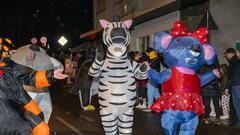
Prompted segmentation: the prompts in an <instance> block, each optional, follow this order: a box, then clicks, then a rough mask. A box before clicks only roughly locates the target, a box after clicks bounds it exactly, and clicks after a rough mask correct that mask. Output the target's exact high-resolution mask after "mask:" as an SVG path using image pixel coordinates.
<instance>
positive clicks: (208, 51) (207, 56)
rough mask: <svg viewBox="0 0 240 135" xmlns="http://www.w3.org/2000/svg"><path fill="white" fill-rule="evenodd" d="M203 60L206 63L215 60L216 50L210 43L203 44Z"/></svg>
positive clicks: (210, 63) (208, 63) (211, 62)
mask: <svg viewBox="0 0 240 135" xmlns="http://www.w3.org/2000/svg"><path fill="white" fill-rule="evenodd" d="M202 46H203V51H204V60H205V63H206V64H207V65H212V64H213V63H214V62H215V60H216V56H217V55H216V52H215V50H214V48H213V47H212V45H210V44H203V45H202Z"/></svg>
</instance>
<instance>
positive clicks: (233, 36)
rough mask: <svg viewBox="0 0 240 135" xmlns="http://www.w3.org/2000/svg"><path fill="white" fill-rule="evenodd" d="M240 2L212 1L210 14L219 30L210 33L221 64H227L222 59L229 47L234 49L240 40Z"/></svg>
mask: <svg viewBox="0 0 240 135" xmlns="http://www.w3.org/2000/svg"><path fill="white" fill-rule="evenodd" d="M239 6H240V0H210V12H211V14H212V17H213V19H214V20H215V22H216V24H217V26H218V30H212V31H210V34H211V35H210V36H211V38H210V39H211V42H212V43H214V44H215V48H216V49H217V53H218V56H219V60H220V63H225V62H226V61H225V59H224V58H223V57H222V56H223V53H224V51H225V50H226V49H227V48H228V47H234V48H235V43H236V41H237V40H240V15H239V11H240V10H239Z"/></svg>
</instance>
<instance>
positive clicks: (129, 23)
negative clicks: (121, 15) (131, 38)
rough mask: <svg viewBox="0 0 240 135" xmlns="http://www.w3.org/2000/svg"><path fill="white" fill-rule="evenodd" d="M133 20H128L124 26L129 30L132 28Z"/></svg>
mask: <svg viewBox="0 0 240 135" xmlns="http://www.w3.org/2000/svg"><path fill="white" fill-rule="evenodd" d="M132 22H133V20H126V21H124V22H123V24H124V25H125V26H126V27H127V28H128V29H129V28H130V27H131V26H132Z"/></svg>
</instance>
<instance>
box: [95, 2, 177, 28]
mask: <svg viewBox="0 0 240 135" xmlns="http://www.w3.org/2000/svg"><path fill="white" fill-rule="evenodd" d="M173 1H175V0H94V9H95V17H94V18H95V19H94V20H95V21H94V22H95V28H100V26H99V23H98V19H102V18H104V19H107V20H109V21H111V20H112V18H113V16H114V15H120V16H121V17H122V18H124V17H127V18H129V17H128V16H129V15H130V16H135V15H136V14H137V13H140V12H143V11H148V10H151V9H154V8H157V7H159V6H161V5H162V4H166V3H171V2H173ZM99 2H101V3H103V4H104V3H105V4H104V5H105V8H104V10H99V7H98V5H99ZM130 18H131V17H130Z"/></svg>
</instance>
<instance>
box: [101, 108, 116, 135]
mask: <svg viewBox="0 0 240 135" xmlns="http://www.w3.org/2000/svg"><path fill="white" fill-rule="evenodd" d="M100 116H101V120H102V125H103V128H104V130H105V133H106V135H116V134H117V132H118V130H117V129H118V128H117V127H118V125H117V124H118V121H117V114H114V113H112V112H109V111H107V110H105V109H102V110H100Z"/></svg>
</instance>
